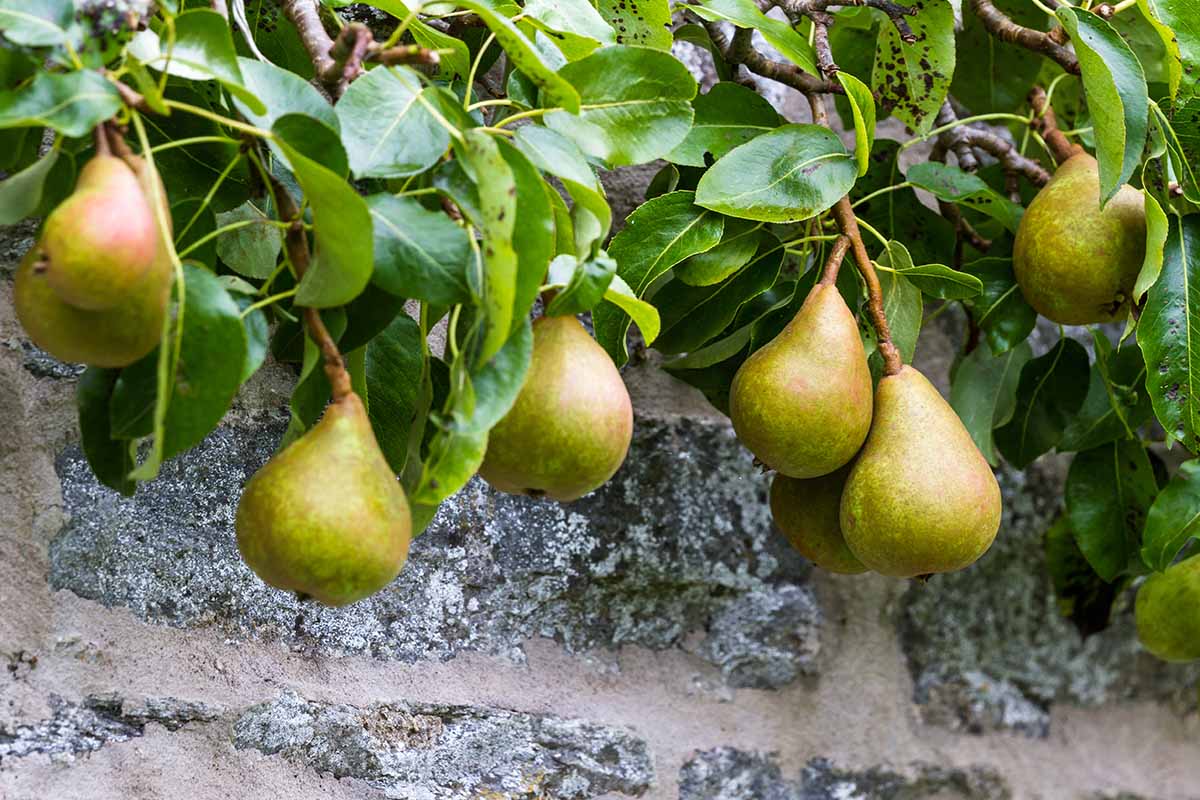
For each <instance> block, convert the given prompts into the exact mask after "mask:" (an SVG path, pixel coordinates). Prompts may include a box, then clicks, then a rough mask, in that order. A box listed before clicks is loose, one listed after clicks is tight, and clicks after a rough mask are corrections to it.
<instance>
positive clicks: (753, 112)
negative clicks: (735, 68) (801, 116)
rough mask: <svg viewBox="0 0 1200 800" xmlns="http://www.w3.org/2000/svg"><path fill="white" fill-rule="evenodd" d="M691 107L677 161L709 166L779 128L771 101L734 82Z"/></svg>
mask: <svg viewBox="0 0 1200 800" xmlns="http://www.w3.org/2000/svg"><path fill="white" fill-rule="evenodd" d="M692 108H693V109H694V110H695V118H694V120H693V121H692V128H691V130H690V131H688V134H687V137H686V138H684V140H683V141H682V142H680V143H679V145H678V146H677V147H676V148H675V149H674V150H672V151H671V152H670V153H668V154H667V156H666V157H667V160H668V161H672V162H674V163H676V164H686V165H688V166H692V167H707V166H708V165H709V164H710V163H712V161H716V160H717V159H719V158H721V157H722V156H724V155H725V154H726V153H728V152H729V151H730V150H732V149H733V148H735V147H737V146H738V145H741V144H745V143H746V142H748V141H750V140H751V139H753V138H754V137H755V136H759V135H761V134H764V133H767V132H769V131H772V130H774V129H775V128H777V127H779V113H778V112H777V111H776V110H775V107H774V106H772V105H771V104H770V102H768V101H767V100H766V99H765V98H764V97H762V95H760V94H759V93H758V92H756V91H754V90H753V89H750V88H747V87H745V86H742V85H741V84H739V83H734V82H732V81H723V82H721V83H718V84H716V85H715V86H713V87H712V88H711V89H709V90H708V92H706V93H705V94H702V95H699V96H697V97H696V99H695V100H693V101H692ZM873 109H874V106H872V113H873Z"/></svg>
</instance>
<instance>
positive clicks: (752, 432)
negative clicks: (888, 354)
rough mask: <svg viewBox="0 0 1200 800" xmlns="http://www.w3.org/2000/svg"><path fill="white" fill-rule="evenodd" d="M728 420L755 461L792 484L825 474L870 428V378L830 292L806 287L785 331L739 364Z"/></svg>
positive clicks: (858, 342) (854, 331)
mask: <svg viewBox="0 0 1200 800" xmlns="http://www.w3.org/2000/svg"><path fill="white" fill-rule="evenodd" d="M729 417H730V419H731V420H732V421H733V429H734V430H735V431H736V432H737V435H738V438H739V439H741V440H742V443H743V444H745V445H746V447H747V448H749V449H750V452H752V453H754V455H755V456H756V457H757V458H758V460H759V461H761V462H762V463H763V464H765V465H766V466H768V467H770V468H771V469H774V470H776V471H778V472H781V473H783V474H784V475H788V476H790V477H793V478H815V477H817V476H820V475H827V474H829V473H830V472H833V471H834V470H835V469H837V468H838V467H841V466H843V465H844V464H846V463H847V462H848V461H850V459H851V458H853V457H854V454H855V453H857V452H858V449H859V448H860V447H861V446H862V443H863V440H864V439H865V438H866V436H867V431H868V430H869V429H870V427H871V372H870V370H869V369H868V367H867V356H866V352H865V351H864V350H863V345H862V339H861V338H860V337H859V333H858V325H857V324H856V323H855V321H854V315H853V314H852V313H850V309H849V308H848V307H847V306H846V302H845V301H844V300H843V299H842V296H841V294H839V293H838V290H837V287H835V286H833V285H827V284H824V283H819V284H817V285H816V286H815V287H813V290H812V291H811V292H810V293H809V295H808V297H807V298H806V299H805V301H804V305H802V306H801V307H800V310H799V311H798V312H797V313H796V316H795V317H794V318H793V319H792V321H791V322H789V323H788V325H787V327H786V328H784V329H783V331H782V332H781V333H780V334H779V335H778V336H776V337H775V338H774V339H773V340H771V341H770V342H769V343H767V344H766V345H764V346H763V347H761V348H760V349H759V350H758V351H756V352H755V353H754V354H753V355H751V356H750V357H749V358H748V359H746V362H745V363H744V364H742V366H741V368H740V369H738V371H737V374H736V375H735V376H734V378H733V384H732V385H731V386H730V391H729Z"/></svg>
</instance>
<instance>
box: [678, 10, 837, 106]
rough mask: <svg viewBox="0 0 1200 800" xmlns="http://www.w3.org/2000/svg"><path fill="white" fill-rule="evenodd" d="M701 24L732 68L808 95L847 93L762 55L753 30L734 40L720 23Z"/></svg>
mask: <svg viewBox="0 0 1200 800" xmlns="http://www.w3.org/2000/svg"><path fill="white" fill-rule="evenodd" d="M701 22H702V24H703V25H704V29H705V30H707V31H708V36H709V38H710V39H712V42H713V46H714V47H716V49H717V52H719V53H720V54H721V56H722V57H723V58H724V59H725V60H726V61H728V62H729V63H730V64H741V65H743V66H745V67H746V69H748V70H750V71H751V72H753V73H754V74H755V75H759V76H761V77H763V78H769V79H770V80H773V81H778V82H779V83H782V84H784V85H785V86H790V87H792V88H793V89H796V90H797V91H800V92H804V93H806V94H807V93H810V92H824V93H830V92H832V93H836V94H845V93H846V92H845V90H844V89H843V88H842V86H841V84H840V83H838V82H837V81H829V80H822V79H821V78H817V77H814V76H812V75H809V74H808V73H807V72H804V71H803V70H801V69H800V68H799V67H797V66H796V65H795V64H788V63H785V62H783V61H775V60H774V59H770V58H767V57H766V56H764V55H763V54H762V53H760V52H758V50H757V49H755V47H754V40H753V38H752V37H753V34H754V31H752V30H750V29H749V28H738V29H737V30H736V31H735V32H734V34H733V38H732V39H730V37H728V36H726V35H725V32H724V31H723V30H721V26H720V25H719V24H718V23H715V22H708V21H705V20H702V21H701Z"/></svg>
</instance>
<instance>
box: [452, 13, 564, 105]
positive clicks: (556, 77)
mask: <svg viewBox="0 0 1200 800" xmlns="http://www.w3.org/2000/svg"><path fill="white" fill-rule="evenodd" d="M457 4H458V5H459V6H462V7H463V8H465V9H468V10H470V11H474V12H475V13H476V14H478V15H479V16H480V18H481V19H482V20H483V22H484V24H485V25H487V27H488V29H489V30H490V31H491V32H492V33H494V34H495V35H496V41H497V42H499V43H500V46H501V47H503V48H504V53H505V55H506V56H507V58H508V60H509V62H510V63H511V64H512V66H514V67H515V68H516V69H519V70H520V71H521V73H522V74H523V75H525V77H527V78H529V80H531V81H533V83H534V84H535V85H537V86H538V87H539V88H541V90H542V94H543V99H544V101H545V104H546V106H547V107H551V106H557V107H559V108H563V109H566V110H567V111H569V112H571V113H572V114H575V113H577V112H578V111H579V92H577V91H576V90H575V87H573V86H572V85H571V81H570V78H569V77H568V76H566V75H560V74H559V73H558V72H556V71H555V69H554V67H553V66H551V65H550V64H548V63H547V62H546V60H545V57H544V56H543V55H542V53H541V51H540V50H539V49H538V48H537V47H536V46H535V45H534V44H533V42H531V41H529V39H528V38H526V36H525V34H523V33H521V31H520V29H519V28H517V26H516V25H514V24H513V22H512V20H511V19H509V14H508V9H513V10H516V9H517V7H516V6H505V5H503V4H502V3H500V2H497V0H457Z"/></svg>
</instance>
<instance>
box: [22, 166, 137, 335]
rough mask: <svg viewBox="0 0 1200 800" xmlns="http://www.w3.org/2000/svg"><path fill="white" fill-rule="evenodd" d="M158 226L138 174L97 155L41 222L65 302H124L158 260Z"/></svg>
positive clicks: (49, 266) (104, 306)
mask: <svg viewBox="0 0 1200 800" xmlns="http://www.w3.org/2000/svg"><path fill="white" fill-rule="evenodd" d="M158 241H159V236H158V226H157V223H156V221H155V219H154V212H153V211H152V210H151V207H150V204H149V203H148V202H147V200H146V196H145V194H144V193H143V191H142V185H141V183H140V182H139V180H138V177H137V175H135V174H134V171H133V170H132V169H131V168H130V167H129V165H128V164H126V163H125V161H123V160H121V159H120V158H117V157H116V156H110V155H98V156H96V157H94V158H93V159H92V160H91V161H89V162H88V163H87V164H86V165H85V166H84V167H83V169H82V170H81V171H80V173H79V181H78V182H77V183H76V185H75V191H74V192H72V194H71V196H70V197H68V198H67V199H66V200H64V201H63V202H62V203H60V204H59V205H58V207H57V208H55V209H54V210H53V211H51V212H50V214H49V216H47V217H46V224H45V225H44V226H43V228H42V236H41V248H42V254H43V262H42V264H41V268H42V269H44V271H45V280H46V282H47V283H48V284H49V285H50V287H51V288H52V289H54V291H55V292H56V293H57V294H58V296H59V297H60V298H61V299H62V300H63V302H65V303H67V304H68V305H71V306H74V307H76V308H79V309H83V310H85V311H105V310H108V309H111V308H115V307H116V306H117V305H118V304H119V303H121V302H123V301H124V300H125V298H126V296H127V295H128V294H129V292H130V291H132V290H133V289H134V287H136V286H137V285H139V284H140V283H141V282H142V281H143V279H144V278H145V276H146V274H147V273H148V272H149V271H150V269H151V268H152V266H153V264H154V260H155V256H156V254H157V251H158Z"/></svg>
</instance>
